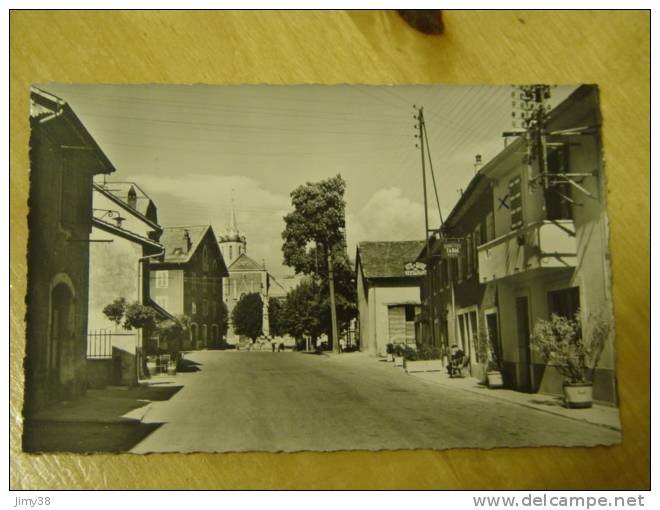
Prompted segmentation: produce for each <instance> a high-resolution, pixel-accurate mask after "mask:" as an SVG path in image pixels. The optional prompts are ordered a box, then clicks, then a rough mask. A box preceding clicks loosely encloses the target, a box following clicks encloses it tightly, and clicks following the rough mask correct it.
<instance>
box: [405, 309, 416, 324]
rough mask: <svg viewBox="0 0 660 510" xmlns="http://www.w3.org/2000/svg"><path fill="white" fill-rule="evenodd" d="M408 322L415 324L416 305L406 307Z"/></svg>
mask: <svg viewBox="0 0 660 510" xmlns="http://www.w3.org/2000/svg"><path fill="white" fill-rule="evenodd" d="M406 322H415V305H406Z"/></svg>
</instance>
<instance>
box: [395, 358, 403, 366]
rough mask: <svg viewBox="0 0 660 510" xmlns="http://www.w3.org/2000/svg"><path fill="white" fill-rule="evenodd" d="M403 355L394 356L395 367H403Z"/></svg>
mask: <svg viewBox="0 0 660 510" xmlns="http://www.w3.org/2000/svg"><path fill="white" fill-rule="evenodd" d="M403 362H404V359H403V356H394V366H395V367H402V366H403Z"/></svg>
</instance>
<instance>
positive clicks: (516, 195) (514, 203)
mask: <svg viewBox="0 0 660 510" xmlns="http://www.w3.org/2000/svg"><path fill="white" fill-rule="evenodd" d="M520 190H521V186H520V176H519V175H518V176H516V177H514V178H513V179H511V180H510V181H509V208H510V210H511V230H518V229H519V228H520V227H522V226H523V215H522V198H521V192H520Z"/></svg>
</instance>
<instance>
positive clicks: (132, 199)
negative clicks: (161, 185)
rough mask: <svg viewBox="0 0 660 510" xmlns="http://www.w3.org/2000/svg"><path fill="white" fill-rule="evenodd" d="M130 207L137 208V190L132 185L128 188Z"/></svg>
mask: <svg viewBox="0 0 660 510" xmlns="http://www.w3.org/2000/svg"><path fill="white" fill-rule="evenodd" d="M127 202H128V207H131V208H133V209H137V193H136V192H135V188H134V187H133V186H131V188H130V189H129V190H128V200H127Z"/></svg>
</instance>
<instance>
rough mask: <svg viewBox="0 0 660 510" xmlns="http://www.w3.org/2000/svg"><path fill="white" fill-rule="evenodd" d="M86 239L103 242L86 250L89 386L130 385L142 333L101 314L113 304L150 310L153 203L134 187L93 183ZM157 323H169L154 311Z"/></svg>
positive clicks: (158, 250) (155, 234) (155, 235)
mask: <svg viewBox="0 0 660 510" xmlns="http://www.w3.org/2000/svg"><path fill="white" fill-rule="evenodd" d="M93 206H94V208H93V218H92V236H93V237H95V238H97V239H99V240H104V241H108V242H99V243H94V244H92V246H91V247H90V273H89V282H90V285H89V319H88V341H87V357H88V367H89V376H90V382H91V380H92V378H93V379H94V381H93V382H94V383H95V385H97V386H103V385H104V383H105V384H107V383H113V384H135V383H137V380H138V376H139V367H140V366H141V365H140V361H139V356H140V355H141V354H143V352H142V348H143V347H144V346H145V342H144V338H143V335H146V336H147V337H148V335H149V334H150V333H151V332H149V331H146V332H145V331H142V330H130V331H129V330H126V329H124V328H123V326H122V324H121V323H120V324H117V323H115V322H114V321H112V320H110V319H109V318H108V317H107V316H106V315H105V314H104V313H103V309H104V308H105V307H106V306H107V305H109V304H111V303H113V302H114V301H115V300H117V299H122V298H123V299H124V300H125V302H126V304H131V303H139V304H141V305H145V306H152V307H153V303H152V301H151V298H150V286H149V277H150V265H149V262H148V261H149V260H158V259H160V258H162V256H163V246H162V245H161V244H160V243H159V242H158V240H159V239H160V236H161V234H162V231H163V229H162V228H161V227H160V225H158V215H157V209H156V206H155V204H154V203H153V201H152V200H151V199H150V198H149V197H148V196H147V195H146V193H144V191H142V189H141V188H140V187H139V186H138V185H137V184H135V183H125V182H107V181H105V180H104V181H103V182H102V183H95V184H94V193H93ZM154 308H155V309H156V310H157V311H159V312H160V314H161V317H162V318H164V319H165V318H168V319H169V318H172V316H170V315H169V314H166V313H165V312H164V311H163V310H162V308H160V307H154Z"/></svg>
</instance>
